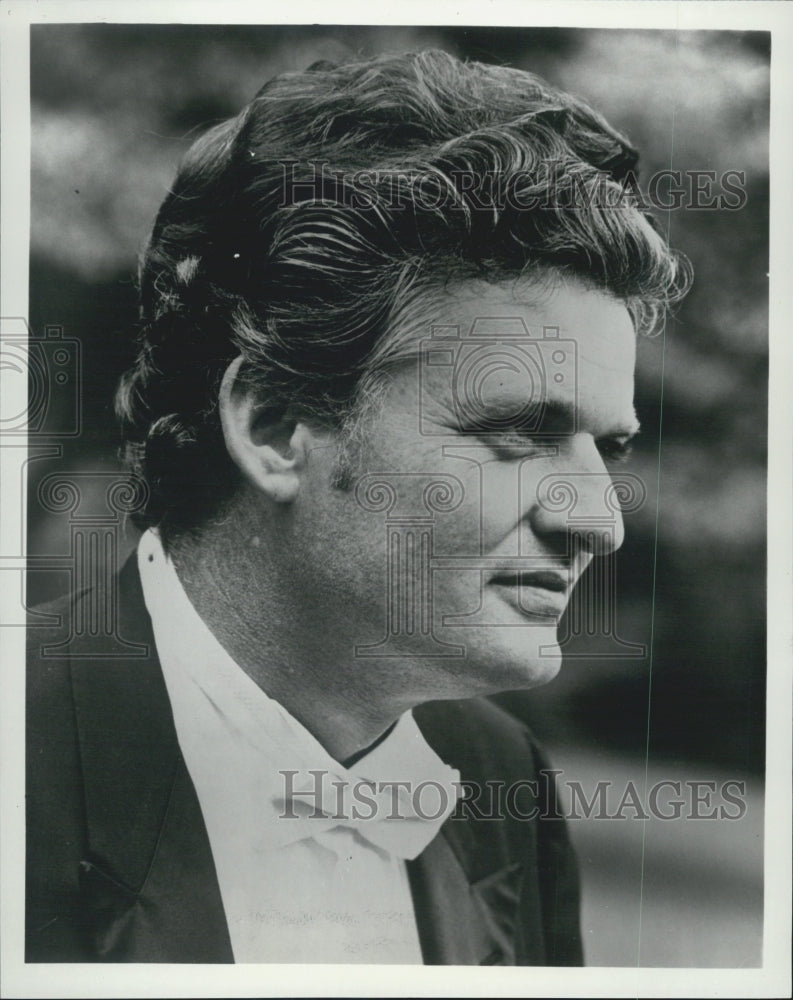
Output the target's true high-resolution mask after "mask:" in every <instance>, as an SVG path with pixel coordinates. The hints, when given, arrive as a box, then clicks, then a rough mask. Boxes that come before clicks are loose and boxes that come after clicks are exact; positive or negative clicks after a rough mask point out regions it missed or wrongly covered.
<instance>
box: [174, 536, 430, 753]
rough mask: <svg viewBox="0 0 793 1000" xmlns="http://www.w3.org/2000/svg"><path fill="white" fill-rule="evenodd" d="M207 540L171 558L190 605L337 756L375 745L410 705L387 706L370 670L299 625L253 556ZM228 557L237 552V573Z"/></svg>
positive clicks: (178, 549)
mask: <svg viewBox="0 0 793 1000" xmlns="http://www.w3.org/2000/svg"><path fill="white" fill-rule="evenodd" d="M207 541H208V540H204V541H202V542H195V541H192V540H191V541H181V542H179V543H177V544H175V545H172V546H171V547H170V548H169V556H170V558H171V559H172V561H173V563H174V565H175V567H176V571H177V574H178V576H179V579H180V582H181V584H182V586H183V587H184V590H185V593H186V594H187V596H188V598H189V599H190V602H191V604H192V605H193V607H194V608H195V609H196V611H197V612H198V614H199V615H200V617H201V618H202V619H203V621H204V623H205V624H206V625H207V627H208V628H209V629H210V631H211V632H212V633H213V635H214V636H215V638H216V639H217V640H218V642H220V644H221V645H222V646H223V647H224V648H225V650H226V651H227V652H228V653H229V655H230V656H231V657H232V659H233V660H234V661H235V662H236V663H237V665H238V666H239V667H241V668H242V669H243V670H244V671H245V672H246V673H247V674H248V676H249V677H251V679H252V680H253V681H254V682H255V683H256V684H258V686H259V687H260V688H261V689H262V690H263V691H264V692H265V693H266V694H267V695H268V697H270V698H273V699H275V700H276V701H278V702H279V703H280V704H281V705H282V706H283V707H284V708H285V709H286V710H287V711H288V712H289V713H290V714H291V715H292V716H293V717H294V718H296V719H297V720H298V722H300V723H301V724H302V725H303V726H305V728H306V729H307V730H308V731H309V732H310V733H311V734H312V736H314V737H315V739H317V740H318V741H319V743H321V744H322V746H323V747H324V748H325V749H326V750H327V752H328V753H329V754H330V755H331V756H332V757H333V758H334V759H336V760H338V761H345V760H348V759H350V758H352V759H355V758H357V757H358V756H360V755H361V752H362V751H365V750H366V749H367V748H369V747H371V746H372V745H374V744H376V743H377V742H378V741H379V739H380V738H381V737H382V736H383V735H384V734H386V733H387V731H388V730H389V729H390V727H391V726H392V725H393V723H394V722H395V721H396V719H397V718H398V717H399V716H400V715H401V714H402V713H403V712H404V711H406V710H407V709H408V708H409V707H411V706H410V704H409V703H400V702H399V700H398V699H394V701H393V703H392V704H391V705H390V706H388V707H386V706H385V705H383V704H382V703H381V702H380V701H379V699H378V695H381V694H382V692H373V691H372V690H370V689H368V688H367V687H366V685H365V684H363V683H362V681H363V680H364V679H365V677H366V673H365V672H362V671H358V672H357V674H356V672H354V671H353V670H352V669H351V667H352V664H350V662H349V661H348V660H345V658H344V656H343V655H340V653H342V651H340V650H334V648H333V637H332V636H327V635H324V636H322V637H321V639H319V638H318V637H317V636H316V635H314V634H313V632H312V630H311V629H310V628H308V627H306V628H301V623H300V622H299V621H295V619H294V616H293V615H292V613H291V612H292V609H290V608H289V607H288V606H285V604H284V601H283V599H282V595H280V594H279V593H278V590H277V588H276V587H274V586H268V585H267V583H268V581H267V580H266V579H265V580H264V581H262V575H263V574H262V566H261V562H260V559H259V558H257V554H256V553H255V552H254V553H253V554H248V555H246V554H245V549H244V548H243V547H239V546H238V545H223V546H219V545H216V544H208V543H207ZM229 541H231V540H230V539H226V542H229ZM254 548H255V547H254ZM229 552H237V553H239V558H237V557H235V558H234V567H233V571H232V567H231V566H230V565H229V561H230V560H229V558H228V556H227V555H226V553H229ZM249 553H250V549H249Z"/></svg>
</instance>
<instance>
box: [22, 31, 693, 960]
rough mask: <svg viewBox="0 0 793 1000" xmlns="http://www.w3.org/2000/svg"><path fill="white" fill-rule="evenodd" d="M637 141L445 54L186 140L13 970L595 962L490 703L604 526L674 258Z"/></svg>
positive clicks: (158, 240)
mask: <svg viewBox="0 0 793 1000" xmlns="http://www.w3.org/2000/svg"><path fill="white" fill-rule="evenodd" d="M635 162H636V156H635V153H634V151H633V150H632V149H631V147H630V146H629V145H628V143H627V142H626V140H625V139H623V138H622V137H621V136H620V135H619V134H618V133H617V132H615V131H614V130H613V129H612V128H611V127H610V126H609V125H608V124H607V123H606V122H605V121H603V119H602V118H601V117H600V116H599V115H597V114H596V113H595V112H593V111H592V110H591V109H589V108H587V107H586V106H585V105H584V104H582V103H581V102H580V101H578V100H576V99H574V98H572V97H570V96H568V95H565V94H562V93H560V92H558V91H556V90H553V89H552V88H550V87H549V86H548V85H546V84H545V83H543V82H542V81H540V80H538V79H537V78H536V77H534V76H531V75H530V74H527V73H524V72H518V71H515V70H511V69H507V68H503V67H494V66H486V65H481V64H476V63H472V64H467V65H466V64H462V63H460V62H458V61H457V60H455V59H454V58H452V57H451V56H449V55H447V54H445V53H443V52H433V51H430V52H422V53H418V54H415V55H406V56H383V57H379V58H377V59H374V60H370V61H367V62H359V63H355V62H353V63H349V64H344V65H341V66H333V65H330V64H327V63H323V64H316V65H315V66H313V67H311V69H309V70H308V71H306V72H304V73H292V74H284V75H283V76H281V77H278V78H276V79H274V80H272V81H270V82H269V83H268V84H267V85H266V86H265V87H264V88H263V89H262V90H261V91H260V92H259V94H258V95H257V96H256V97H255V98H254V100H253V101H252V102H251V104H250V105H249V106H248V107H247V108H246V109H245V110H244V111H243V112H242V113H241V114H240V115H239V116H238V117H237V118H235V119H232V120H231V121H229V122H226V123H224V124H222V125H220V126H217V127H216V128H214V129H212V130H211V131H210V132H209V133H208V134H207V135H206V136H204V137H203V138H202V139H200V140H199V141H198V142H197V143H196V144H195V145H194V146H193V147H192V149H191V150H190V151H189V153H188V154H187V157H186V158H185V161H184V163H183V164H182V167H181V169H180V171H179V174H178V176H177V178H176V181H175V183H174V186H173V188H172V190H171V191H170V193H169V194H168V196H167V197H166V199H165V201H164V203H163V205H162V207H161V209H160V213H159V215H158V217H157V220H156V222H155V225H154V230H153V233H152V235H151V238H150V241H149V244H148V246H147V248H146V251H145V253H144V255H143V259H142V263H141V271H140V290H141V316H142V333H141V351H140V355H139V358H138V362H137V364H136V366H135V367H134V369H133V370H132V371H131V372H130V373H129V374H128V375H127V376H126V377H125V379H124V381H123V383H122V385H121V388H120V390H119V395H118V410H119V413H120V415H121V418H122V421H123V426H124V433H125V441H126V445H125V449H126V456H127V459H128V462H129V464H130V466H131V469H132V470H133V472H134V473H135V475H136V476H137V477H138V481H139V482H140V483H142V484H143V486H144V489H145V498H144V501H143V502H142V504H141V507H140V509H139V510H138V511H137V514H136V518H137V521H138V523H139V525H140V527H141V528H142V529H144V533H143V536H142V538H141V540H140V544H139V546H138V551H137V553H136V554H135V556H134V557H133V558H132V559H131V560H130V561H129V562H128V563H127V565H126V566H125V567H124V568H123V570H122V571H121V573H120V574H119V577H118V580H117V583H116V590H115V591H114V592H113V593H111V594H110V595H108V596H107V597H106V598H103V600H106V601H107V602H108V604H107V606H110V605H111V604H112V605H113V606H115V602H118V608H119V619H118V620H119V628H118V631H119V636H120V638H121V640H123V642H125V643H126V644H127V645H128V647H129V649H130V655H129V656H128V657H120V658H119V657H114V658H111V657H108V658H106V659H104V660H103V659H102V658H96V657H92V656H91V655H89V653H88V652H87V649H84V650H82V651H81V648H80V643H79V641H77V642H76V643H75V642H73V643H72V644H71V646H70V652H69V655H68V657H66V656H63V655H60V656H59V655H57V653H56V654H53V649H56V648H57V645H58V643H57V637H56V636H49V637H48V636H44V637H43V636H42V630H41V629H37V630H33V629H32V630H31V660H30V673H29V694H28V814H27V829H28V855H27V864H28V887H27V894H28V895H27V957H28V960H29V961H97V960H100V961H114V962H120V961H130V962H154V961H165V962H231V961H236V962H266V961H300V962H303V961H323V962H373V961H375V962H398V963H406V962H407V963H411V962H415V963H418V962H422V961H423V962H425V963H457V964H579V963H580V962H581V960H582V953H581V942H580V934H579V929H578V914H577V905H578V904H577V876H576V872H575V865H574V861H573V859H572V855H571V851H570V848H569V844H568V841H567V836H566V833H565V830H564V826H563V824H562V822H561V821H560V820H559V819H558V818H555V808H554V798H553V788H552V786H551V785H550V784H549V782H548V781H547V780H545V764H544V760H543V758H542V756H541V754H540V751H539V750H538V748H537V746H536V744H535V742H534V740H533V737H532V736H531V734H529V733H528V732H527V731H526V729H525V728H524V727H523V726H522V725H521V724H520V723H519V722H517V721H516V720H515V719H513V718H512V717H510V716H509V715H508V714H507V713H505V712H504V711H502V710H501V709H499V708H497V707H496V706H495V705H494V704H493V703H492V702H490V701H489V700H487V698H486V696H488V695H491V694H495V693H498V692H502V691H508V690H513V689H517V688H530V687H533V686H535V685H538V684H541V683H544V682H546V681H548V680H549V679H550V678H551V677H553V676H554V675H555V673H556V672H557V671H558V669H559V666H560V650H559V646H558V643H557V636H556V632H557V626H558V623H559V619H560V618H561V616H562V614H563V612H564V609H565V607H566V604H567V602H568V600H569V597H570V593H571V591H572V589H573V587H574V586H575V584H576V582H577V580H578V579H579V577H580V576H581V574H582V573H583V572H584V571H585V570H586V568H587V566H588V564H589V563H590V561H591V560H592V559H593V558H595V557H598V556H601V555H604V554H607V553H609V552H611V551H613V550H614V549H615V548H616V547H617V546H619V544H620V542H621V540H622V523H621V519H620V517H619V512H618V508H617V506H616V505H615V503H614V501H613V496H614V489H613V488H612V484H611V480H610V478H609V471H608V465H609V463H610V462H612V461H613V460H617V459H619V458H620V457H621V456H623V455H624V454H625V453H626V451H627V449H628V444H629V441H630V438H631V437H632V436H633V435H634V434H635V432H636V430H637V424H636V418H635V415H634V411H633V401H632V400H633V364H634V354H635V348H634V341H635V336H636V332H637V330H642V329H646V328H648V327H651V326H653V325H654V323H656V322H657V321H658V320H659V318H660V317H661V315H662V314H663V311H664V309H665V308H666V306H667V305H668V304H669V303H670V302H671V301H673V300H674V299H675V298H677V297H678V296H679V295H680V294H681V293H682V290H683V287H684V285H685V281H686V271H685V268H684V266H682V265H681V263H680V261H679V260H678V259H677V258H676V257H675V256H674V255H673V254H672V253H671V252H670V251H669V249H668V248H667V247H666V245H665V244H664V241H663V240H662V239H661V238H660V236H659V235H658V234H657V233H656V231H655V230H654V228H653V227H652V225H651V223H650V222H649V221H648V219H647V218H646V217H645V215H644V214H643V213H642V211H640V209H639V208H638V207H637V206H636V204H635V202H634V200H633V197H632V193H631V190H630V183H631V179H632V177H633V175H632V170H633V167H634V166H635ZM97 600H98V599H97V596H96V594H95V593H84V592H83V593H78V594H74V595H71V596H70V597H69V598H66V599H64V600H63V601H61V602H57V603H56V604H55V605H54V606H51V607H50V609H49V611H50V613H54V614H57V615H59V616H60V618H61V620H62V621H63V622H64V627H68V623H69V622H70V621H74V620H75V619H78V618H80V620H83V619H82V618H81V616H85V615H86V614H87V612H86V608H87V607H88V605H90V607H92V608H94V607H97V606H99V605H98V604H97ZM73 632H74V630H73ZM77 632H78V633H79V634H86V633H88V632H90V628H89V629H83V630H82V632H80V630H77ZM499 788H507V789H512V790H518V789H523V790H524V791H527V792H528V798H526V797H524V799H522V800H521V803H520V806H519V805H518V799H517V796H516V795H515V796H513V797H512V799H510V800H509V801H508V803H507V805H508V808H501V807H499V808H494V809H491V810H490V811H488V810H485V809H483V808H482V805H481V803H482V801H483V799H484V797H485V793H486V792H488V793H493V792H494V790H498V789H499ZM428 790H429V792H428ZM430 793H431V794H432V795H434V796H435V798H434V799H433V800H432V802H430ZM458 797H461V798H460V801H459V802H458Z"/></svg>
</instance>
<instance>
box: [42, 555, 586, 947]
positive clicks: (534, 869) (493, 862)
mask: <svg viewBox="0 0 793 1000" xmlns="http://www.w3.org/2000/svg"><path fill="white" fill-rule="evenodd" d="M115 583H116V586H115V587H114V588H113V590H114V593H111V594H109V595H105V596H104V597H103V598H102V599H100V600H98V599H97V595H96V593H95V592H93V591H87V590H86V591H82V592H79V593H77V594H74V595H71V596H69V597H67V598H64V599H62V600H61V601H58V602H55V603H54V604H52V605H50V606H48V607H47V608H46V609H43V610H46V612H47V613H49V614H53V615H57V616H59V618H60V620H61V622H62V625H61V627H60V628H56V629H49V628H42V627H40V626H39V627H33V628H30V629H29V633H28V634H29V664H28V697H27V863H26V868H27V899H26V960H27V961H28V962H71V961H82V962H90V961H99V962H232V961H233V956H232V951H231V944H230V941H229V934H228V929H227V926H226V920H225V916H224V912H223V905H222V902H221V897H220V890H219V888H218V882H217V876H216V873H215V867H214V863H213V860H212V853H211V850H210V846H209V841H208V838H207V833H206V828H205V826H204V821H203V817H202V815H201V809H200V806H199V803H198V799H197V797H196V793H195V790H194V788H193V785H192V782H191V780H190V776H189V774H188V772H187V770H186V767H185V763H184V760H183V758H182V754H181V752H180V750H179V745H178V743H177V739H176V732H175V729H174V723H173V717H172V714H171V708H170V703H169V700H168V695H167V692H166V689H165V684H164V681H163V676H162V671H161V669H160V665H159V661H158V659H157V654H156V651H155V646H154V638H153V635H152V631H151V624H150V620H149V617H148V614H147V611H146V608H145V604H144V601H143V595H142V591H141V586H140V579H139V576H138V570H137V563H136V561H135V559H134V557H133V558H132V559H131V560H130V561H129V562H128V563H127V564H126V566H125V567H124V569H123V570H122V571H121V573H120V574H119V576H118V577H117V578H116V581H115ZM116 600H118V608H117V614H116V608H115V605H114V604H113V603H112V602H115V601H116ZM103 602H104V603H103ZM108 602H111V603H108ZM97 609H99V612H100V613H102V614H106V615H108V616H109V617H108V618H107V619H106V621H111V620H112V621H114V622H116V623H117V629H116V633H117V635H118V636H120V637H121V639H123V640H124V641H125V642H127V643H129V644H130V645H129V646H128V647H127V650H128V652H132V653H135V654H137V655H134V656H130V655H126V656H125V655H117V653H116V655H113V653H112V652H110V653H109V654H108V655H107V656H99V657H97V656H96V655H92V654H93V652H94V651H95V649H96V646H97V643H96V631H97V627H99V626H101V622H97V618H96V615H97ZM92 616H93V617H92ZM35 620H36V621H39V622H40V621H41V620H42V619H41V618H40V617H39V618H37V619H35ZM66 636H68V637H69V638H68V642H66V643H65V644H64V637H66ZM92 640H93V641H92ZM119 648H120V649H121V651H122V652H123V650H124V647H118V646H117V652H118V649H119ZM414 714H415V718H416V721H417V722H418V724H419V727H420V728H421V730H422V731H423V733H424V735H425V737H426V739H427V741H428V742H429V743H430V745H431V746H432V747H433V748H434V749H435V751H436V752H437V753H438V754H439V756H440V757H441V758H442V759H443V760H445V761H446V762H447V763H448V764H450V765H452V766H453V767H456V768H458V769H459V770H460V772H461V776H462V778H463V780H465V781H472V782H478V783H480V784H484V783H485V782H486V781H488V780H493V779H498V780H501V781H503V782H505V783H506V785H507V786H509V785H510V784H511V783H512V782H515V781H519V780H525V779H528V780H532V779H536V778H537V772H538V771H539V770H540V769H542V768H543V767H544V766H545V765H544V762H543V760H542V758H541V757H540V755H539V751H538V749H537V747H536V744H535V742H534V740H533V739H532V737H531V735H530V734H529V733H528V731H527V730H526V728H525V727H524V726H523V725H522V724H521V723H520V722H518V721H517V720H516V719H514V718H513V717H512V716H510V715H508V714H507V713H506V712H504V711H503V710H502V709H500V708H497V707H496V706H495V705H494V704H493V703H491V702H489V701H487V700H483V699H476V700H471V701H448V702H436V703H434V704H428V705H424V706H421V707H420V708H419V709H416V711H415V713H414ZM550 794H551V797H552V789H551V792H550ZM521 809H522V810H524V811H526V805H525V800H523V801H522V802H521ZM552 811H553V803H552V802H551V809H550V810H549V812H552ZM408 875H409V879H410V885H411V891H412V894H413V899H414V906H415V911H416V917H417V922H418V930H419V936H420V940H421V947H422V952H423V957H424V962H425V964H461V965H473V964H505V965H512V964H518V965H580V964H581V960H582V954H581V941H580V934H579V925H578V882H577V873H576V866H575V862H574V859H573V856H572V853H571V849H570V846H569V843H568V840H567V835H566V833H565V829H564V823H563V821H562V820H559V819H542V820H539V819H535V820H532V821H526V820H521V819H519V818H516V817H513V818H505V819H498V818H493V819H486V818H475V817H474V816H473V815H468V816H467V818H455V817H450V818H449V819H448V820H447V821H446V823H445V824H444V826H443V827H442V829H441V833H440V834H439V835H438V836H437V837H435V839H434V840H433V841H432V842H431V843H430V844H429V846H428V847H427V848H426V849H425V850H424V852H423V853H422V854H421V855H419V857H418V858H416V859H415V860H414V861H412V862H408Z"/></svg>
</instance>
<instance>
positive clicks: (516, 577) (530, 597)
mask: <svg viewBox="0 0 793 1000" xmlns="http://www.w3.org/2000/svg"><path fill="white" fill-rule="evenodd" d="M489 583H490V584H492V585H495V586H497V587H499V588H504V589H503V590H502V594H504V596H505V597H506V599H507V602H508V603H509V604H511V605H512V606H513V607H514V608H515V609H516V610H517V611H520V612H521V613H522V614H524V615H529V616H530V617H538V618H541V619H546V620H550V621H553V622H558V620H559V619H560V618H561V616H562V615H563V614H564V610H565V608H566V607H567V601H568V598H569V596H570V590H571V589H572V588H571V583H570V579H569V577H568V576H567V574H564V573H559V572H556V571H554V570H520V571H518V570H511V571H506V572H501V573H496V574H495V575H494V576H492V577H491V578H490V580H489Z"/></svg>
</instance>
